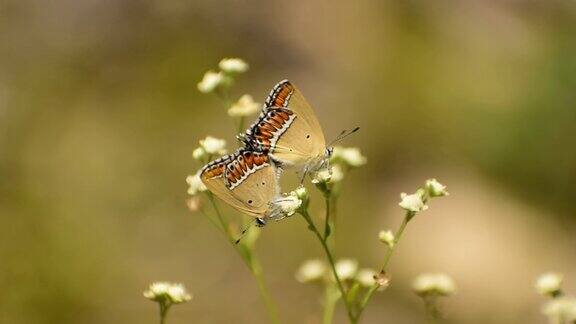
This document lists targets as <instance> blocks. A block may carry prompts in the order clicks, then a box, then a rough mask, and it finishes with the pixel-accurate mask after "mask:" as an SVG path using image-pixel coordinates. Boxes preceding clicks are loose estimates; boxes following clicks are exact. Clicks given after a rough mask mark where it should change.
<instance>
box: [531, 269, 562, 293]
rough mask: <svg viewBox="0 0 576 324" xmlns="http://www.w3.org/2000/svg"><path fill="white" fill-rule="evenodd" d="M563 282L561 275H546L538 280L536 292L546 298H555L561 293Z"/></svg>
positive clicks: (550, 273) (551, 273)
mask: <svg viewBox="0 0 576 324" xmlns="http://www.w3.org/2000/svg"><path fill="white" fill-rule="evenodd" d="M563 280H564V276H563V275H562V274H560V273H553V272H549V273H545V274H543V275H541V276H540V277H538V279H537V280H536V291H538V293H539V294H541V295H544V296H555V295H557V294H558V293H559V292H560V289H561V286H562V281H563Z"/></svg>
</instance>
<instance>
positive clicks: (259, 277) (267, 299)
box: [251, 256, 280, 324]
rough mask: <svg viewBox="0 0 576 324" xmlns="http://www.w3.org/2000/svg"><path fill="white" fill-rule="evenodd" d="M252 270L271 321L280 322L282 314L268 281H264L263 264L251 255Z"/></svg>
mask: <svg viewBox="0 0 576 324" xmlns="http://www.w3.org/2000/svg"><path fill="white" fill-rule="evenodd" d="M251 270H252V274H253V275H254V278H256V282H257V284H258V289H259V290H260V296H262V300H263V301H264V305H265V306H266V309H267V310H268V315H269V316H270V322H271V323H276V324H277V323H280V316H279V315H278V309H277V308H276V304H274V301H273V300H272V296H270V292H269V291H268V287H266V282H265V281H264V274H263V272H262V266H261V265H260V262H259V261H258V259H257V258H255V257H253V256H251Z"/></svg>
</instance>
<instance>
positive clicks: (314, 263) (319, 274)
mask: <svg viewBox="0 0 576 324" xmlns="http://www.w3.org/2000/svg"><path fill="white" fill-rule="evenodd" d="M326 270H327V268H326V264H324V262H322V261H320V260H318V259H313V260H308V261H306V262H304V263H303V264H302V265H301V266H300V268H299V269H298V271H297V272H296V280H297V281H299V282H302V283H306V282H311V281H315V280H319V279H321V278H323V277H324V275H325V274H326Z"/></svg>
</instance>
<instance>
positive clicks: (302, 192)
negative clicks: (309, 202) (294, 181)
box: [290, 186, 309, 200]
mask: <svg viewBox="0 0 576 324" xmlns="http://www.w3.org/2000/svg"><path fill="white" fill-rule="evenodd" d="M290 195H292V196H296V197H298V199H300V200H306V199H308V197H309V194H308V190H307V189H306V187H304V186H301V187H298V189H296V190H294V191H292V192H291V193H290Z"/></svg>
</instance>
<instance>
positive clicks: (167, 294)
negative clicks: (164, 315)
mask: <svg viewBox="0 0 576 324" xmlns="http://www.w3.org/2000/svg"><path fill="white" fill-rule="evenodd" d="M144 297H146V298H148V299H150V300H153V301H157V302H160V303H171V304H180V303H184V302H187V301H189V300H190V299H192V296H191V295H190V294H189V293H188V292H187V291H186V289H185V288H184V286H183V285H182V284H173V283H169V282H155V283H153V284H151V285H150V286H149V287H148V289H147V290H146V291H144Z"/></svg>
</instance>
